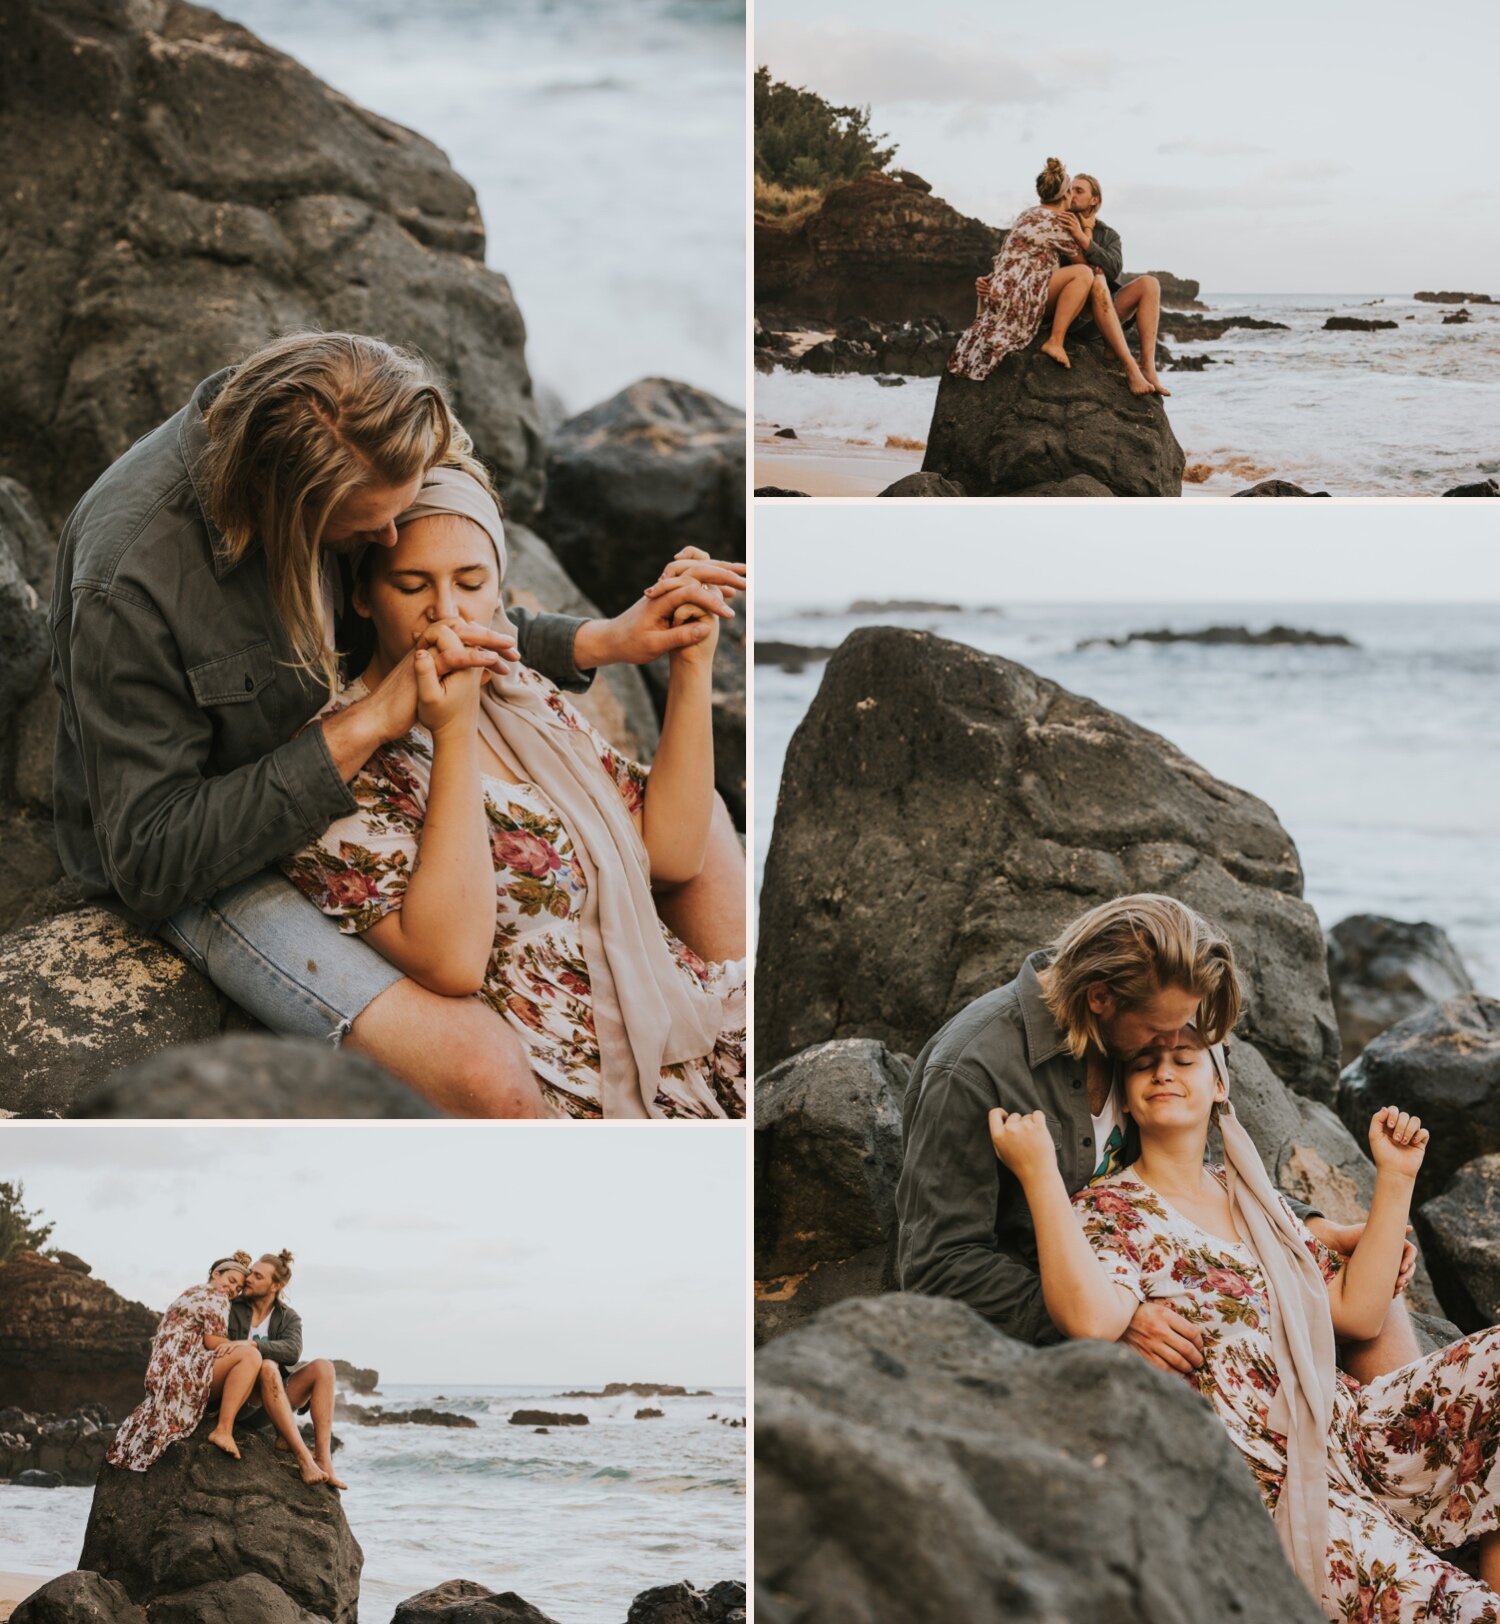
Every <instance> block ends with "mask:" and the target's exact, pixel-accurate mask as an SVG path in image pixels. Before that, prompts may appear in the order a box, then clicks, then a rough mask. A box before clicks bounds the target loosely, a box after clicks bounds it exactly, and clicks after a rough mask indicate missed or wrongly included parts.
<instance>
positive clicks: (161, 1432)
mask: <svg viewBox="0 0 1500 1624" xmlns="http://www.w3.org/2000/svg"><path fill="white" fill-rule="evenodd" d="M228 1325H229V1299H228V1298H227V1297H226V1296H225V1295H224V1293H223V1292H222V1291H220V1290H219V1289H218V1288H217V1287H215V1286H212V1285H206V1284H205V1285H201V1286H189V1287H188V1289H187V1290H186V1291H185V1292H183V1294H182V1295H181V1296H180V1297H179V1298H178V1299H177V1300H176V1301H175V1302H174V1303H173V1304H172V1305H171V1307H169V1308H168V1309H167V1311H166V1313H165V1314H163V1315H162V1317H161V1324H160V1325H158V1326H157V1328H156V1335H155V1336H154V1337H153V1338H152V1339H151V1360H150V1363H149V1364H148V1365H147V1366H146V1397H145V1399H144V1400H143V1401H142V1402H141V1403H140V1404H138V1405H137V1406H136V1407H135V1409H133V1410H132V1411H131V1412H130V1414H129V1415H127V1416H126V1417H125V1419H124V1421H122V1422H121V1423H120V1430H119V1431H118V1432H117V1433H116V1434H115V1436H114V1442H113V1443H111V1444H110V1446H109V1452H108V1453H107V1454H106V1455H105V1457H104V1458H105V1459H106V1460H107V1461H108V1462H109V1464H110V1465H111V1466H120V1467H123V1468H124V1469H125V1470H126V1471H129V1472H144V1471H145V1470H146V1468H147V1467H148V1466H151V1465H153V1464H154V1463H155V1462H156V1461H157V1460H158V1459H159V1458H160V1456H161V1454H162V1452H163V1450H165V1449H166V1447H167V1445H168V1444H174V1443H176V1442H177V1440H178V1439H179V1438H186V1437H187V1436H188V1435H189V1434H190V1433H191V1432H192V1430H193V1428H194V1427H196V1426H197V1425H198V1423H199V1422H200V1421H201V1420H202V1419H203V1417H204V1414H205V1412H206V1411H207V1409H208V1401H209V1398H210V1397H211V1395H212V1388H213V1375H214V1355H213V1350H212V1349H211V1348H206V1347H204V1345H203V1338H204V1337H205V1336H210V1335H212V1336H223V1335H224V1333H225V1331H226V1329H227V1328H228Z"/></svg>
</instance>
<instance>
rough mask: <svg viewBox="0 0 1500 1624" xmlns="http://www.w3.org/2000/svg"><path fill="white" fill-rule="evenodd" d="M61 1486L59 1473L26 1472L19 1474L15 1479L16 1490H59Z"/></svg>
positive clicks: (61, 1481)
mask: <svg viewBox="0 0 1500 1624" xmlns="http://www.w3.org/2000/svg"><path fill="white" fill-rule="evenodd" d="M62 1485H63V1480H62V1474H61V1473H60V1472H39V1471H27V1472H22V1473H20V1474H19V1475H18V1476H17V1478H16V1487H17V1488H18V1489H60V1488H61V1487H62Z"/></svg>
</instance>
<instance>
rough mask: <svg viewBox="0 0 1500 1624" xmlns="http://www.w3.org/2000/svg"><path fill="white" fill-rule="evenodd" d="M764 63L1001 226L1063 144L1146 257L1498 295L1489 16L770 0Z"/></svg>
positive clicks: (1383, 288) (1180, 2)
mask: <svg viewBox="0 0 1500 1624" xmlns="http://www.w3.org/2000/svg"><path fill="white" fill-rule="evenodd" d="M755 21H756V41H755V45H756V49H755V57H756V61H757V63H764V64H766V65H767V66H769V67H770V69H771V72H772V74H773V75H774V76H775V77H776V78H778V79H784V80H787V81H789V82H791V83H792V84H798V85H805V86H806V87H807V88H808V89H810V90H816V91H817V92H819V94H821V95H823V96H825V97H827V98H828V99H829V100H831V101H833V102H835V103H840V104H855V105H860V106H863V105H869V106H870V107H871V108H872V123H873V127H874V129H875V130H876V131H877V132H881V131H884V132H887V133H888V134H889V135H890V137H891V139H892V140H894V141H896V142H897V143H898V144H899V147H900V151H899V153H898V154H897V158H896V163H897V164H898V165H900V166H905V167H908V168H911V169H914V170H916V171H917V172H918V173H919V174H921V175H922V176H924V177H925V178H926V179H927V180H928V181H930V182H931V183H932V185H933V188H934V189H935V191H936V192H937V193H938V195H939V196H941V197H944V198H946V199H947V200H948V201H949V202H950V203H952V204H953V205H954V206H955V207H956V208H958V209H960V210H962V211H963V212H964V213H965V214H973V215H977V216H979V217H980V218H981V219H983V220H986V221H989V222H990V223H991V224H994V225H1005V224H1008V223H1009V221H1010V220H1011V219H1012V218H1013V217H1014V216H1015V214H1016V213H1017V212H1018V211H1019V210H1020V209H1022V208H1024V207H1027V206H1029V205H1030V204H1031V203H1034V202H1035V200H1036V196H1035V190H1034V187H1033V179H1034V177H1035V175H1036V174H1037V172H1038V171H1039V170H1040V169H1041V168H1042V166H1043V163H1044V161H1045V159H1046V158H1047V157H1048V156H1049V155H1056V156H1057V157H1059V158H1061V159H1062V161H1063V162H1064V163H1065V164H1066V165H1067V166H1068V168H1069V170H1070V171H1072V170H1078V169H1082V170H1086V171H1088V172H1089V173H1091V174H1093V175H1095V176H1097V177H1098V178H1099V180H1100V182H1101V184H1102V186H1103V190H1104V198H1105V206H1104V208H1103V210H1102V211H1101V213H1102V217H1103V218H1104V219H1106V220H1107V221H1108V222H1109V223H1110V224H1111V225H1112V226H1114V228H1115V229H1116V230H1117V231H1119V232H1120V233H1121V235H1122V237H1123V239H1124V243H1125V263H1126V267H1127V269H1131V270H1137V271H1145V270H1169V271H1173V272H1175V273H1176V274H1177V275H1179V276H1187V277H1194V278H1197V279H1198V280H1199V281H1201V282H1202V283H1203V286H1204V288H1205V290H1206V291H1207V292H1209V293H1211V294H1216V293H1228V292H1245V293H1250V292H1256V293H1266V292H1282V293H1404V294H1408V295H1409V294H1411V293H1412V292H1414V291H1415V290H1416V289H1418V288H1459V289H1474V290H1480V291H1485V290H1487V291H1489V292H1492V293H1496V294H1500V286H1496V285H1495V283H1494V278H1495V274H1496V272H1495V264H1496V261H1497V259H1500V214H1497V212H1496V211H1495V210H1494V209H1493V208H1492V207H1491V206H1490V205H1491V201H1492V198H1493V191H1494V186H1493V179H1492V176H1491V174H1490V167H1491V166H1490V159H1491V156H1492V155H1493V152H1494V134H1493V121H1494V116H1495V115H1494V92H1493V88H1492V79H1493V74H1494V63H1495V53H1494V41H1495V32H1494V22H1493V12H1492V11H1491V9H1490V8H1489V7H1488V6H1481V5H1480V4H1479V3H1478V0H1466V3H1456V4H1455V3H1452V0H1437V3H1436V4H1429V5H1425V6H1423V7H1421V8H1420V9H1418V10H1413V9H1412V8H1411V7H1410V6H1408V5H1405V4H1402V5H1397V4H1395V3H1394V0H1366V3H1365V4H1364V5H1361V6H1358V7H1350V6H1335V5H1306V4H1301V3H1297V4H1293V3H1291V0H1263V3H1262V4H1260V5H1257V6H1253V7H1248V8H1247V7H1243V6H1233V7H1229V6H1225V7H1217V6H1210V5H1204V4H1202V3H1201V0H1195V3H1193V4H1186V3H1184V0H1158V3H1155V4H1152V5H1149V6H1140V7H1135V8H1130V7H1127V6H1123V5H1121V4H1119V3H1118V0H1108V3H1105V0H1076V3H1074V4H1072V5H1069V6H1066V7H1047V6H1029V7H1027V6H1019V5H1009V6H1004V7H1000V6H995V5H987V4H983V3H982V0H927V3H926V4H924V5H923V6H921V7H919V8H914V7H912V6H911V5H910V4H907V3H905V0H902V3H900V4H897V3H896V0H860V3H859V4H858V5H855V4H854V3H853V0H758V3H757V5H756V9H755Z"/></svg>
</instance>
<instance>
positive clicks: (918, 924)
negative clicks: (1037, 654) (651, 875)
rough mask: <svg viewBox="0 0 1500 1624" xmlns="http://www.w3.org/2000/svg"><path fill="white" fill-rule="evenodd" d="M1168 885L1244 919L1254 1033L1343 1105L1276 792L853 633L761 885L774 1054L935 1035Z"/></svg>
mask: <svg viewBox="0 0 1500 1624" xmlns="http://www.w3.org/2000/svg"><path fill="white" fill-rule="evenodd" d="M1136 891H1160V892H1166V893H1168V894H1170V895H1172V896H1175V897H1178V898H1180V899H1181V900H1182V901H1183V902H1185V903H1187V904H1188V905H1189V906H1191V907H1195V908H1197V909H1199V910H1200V911H1201V912H1202V913H1204V914H1205V915H1207V917H1208V918H1210V919H1212V920H1214V921H1215V922H1216V923H1217V924H1219V925H1220V926H1222V927H1223V929H1224V930H1225V931H1226V932H1227V933H1228V935H1229V937H1230V940H1231V941H1232V942H1233V944H1234V948H1235V953H1236V957H1237V959H1238V962H1239V964H1240V968H1241V973H1242V977H1243V981H1244V986H1245V991H1246V1003H1247V1009H1246V1015H1245V1018H1244V1020H1243V1022H1242V1025H1241V1028H1240V1030H1241V1031H1242V1033H1243V1035H1244V1036H1245V1037H1246V1038H1247V1039H1249V1040H1250V1041H1252V1042H1253V1043H1254V1044H1255V1045H1256V1047H1257V1048H1258V1049H1260V1051H1261V1052H1262V1054H1264V1056H1265V1058H1266V1060H1267V1061H1268V1062H1269V1064H1270V1065H1271V1067H1272V1069H1273V1070H1274V1071H1275V1072H1276V1073H1277V1075H1278V1076H1280V1077H1281V1078H1282V1080H1283V1081H1285V1082H1286V1083H1288V1084H1289V1085H1291V1086H1292V1087H1294V1088H1296V1089H1298V1090H1300V1091H1301V1092H1303V1093H1306V1094H1308V1095H1310V1096H1312V1097H1313V1098H1317V1099H1321V1100H1324V1101H1325V1102H1331V1101H1332V1099H1333V1097H1334V1092H1335V1088H1336V1085H1337V1079H1338V1055H1339V1044H1338V1031H1337V1027H1336V1025H1335V1023H1334V1018H1333V1007H1332V1004H1331V1001H1330V999H1329V994H1328V974H1327V966H1326V959H1325V953H1324V944H1323V933H1322V930H1321V928H1320V927H1319V924H1318V921H1317V917H1316V915H1315V914H1314V912H1313V910H1312V908H1311V907H1309V906H1308V904H1307V903H1306V902H1304V901H1303V900H1302V868H1301V863H1300V861H1299V859H1298V856H1297V851H1296V847H1295V846H1294V845H1293V843H1292V840H1291V838H1290V836H1289V835H1288V834H1287V833H1286V831H1285V829H1283V828H1282V826H1281V824H1280V823H1279V822H1278V821H1277V819H1276V816H1275V814H1274V813H1273V812H1272V811H1271V809H1270V808H1269V807H1268V806H1266V804H1265V803H1264V802H1263V801H1260V800H1258V799H1257V798H1256V797H1254V796H1253V795H1249V794H1247V793H1245V791H1243V790H1240V789H1236V788H1235V787H1233V786H1232V785H1229V784H1226V783H1224V782H1222V781H1221V780H1219V779H1216V778H1214V777H1213V775H1212V774H1210V773H1208V772H1207V771H1206V770H1205V769H1204V768H1202V767H1200V766H1199V765H1198V764H1197V763H1196V762H1194V761H1192V760H1190V759H1189V758H1188V757H1187V756H1185V755H1184V754H1183V753H1182V752H1181V751H1180V750H1178V749H1177V748H1176V746H1174V745H1173V744H1171V743H1169V742H1168V741H1167V740H1166V739H1163V738H1161V737H1160V736H1159V735H1157V734H1154V733H1151V732H1149V731H1148V730H1147V729H1145V728H1142V727H1139V726H1138V725H1137V724H1135V723H1134V722H1131V721H1129V720H1128V719H1127V718H1125V717H1123V716H1120V715H1117V714H1116V713H1114V712H1112V711H1110V710H1107V709H1106V708H1105V707H1104V706H1102V705H1099V704H1096V703H1095V702H1094V701H1093V700H1090V699H1085V698H1082V697H1080V696H1078V695H1075V694H1071V693H1069V692H1068V691H1067V690H1066V689H1064V688H1061V687H1059V686H1058V685H1057V684H1056V683H1054V682H1050V681H1048V680H1046V679H1045V678H1042V677H1039V676H1037V675H1036V674H1035V673H1034V672H1032V671H1029V670H1027V669H1026V668H1025V667H1024V666H1020V665H1017V664H1014V663H1013V662H1011V661H1009V660H1006V659H1003V658H1001V657H1000V656H998V655H990V654H981V653H979V652H978V651H977V650H975V649H972V648H969V647H966V646H965V645H963V644H960V643H954V642H950V641H948V640H946V639H944V638H939V637H935V636H933V635H932V634H930V633H924V632H914V631H906V630H903V629H899V628H894V627H867V628H863V629H860V630H858V631H855V632H853V633H851V634H850V636H849V637H848V638H847V639H846V640H845V642H844V643H843V645H842V647H841V648H840V649H839V650H838V652H837V653H836V654H835V655H834V656H833V658H832V659H831V660H830V661H829V662H828V665H827V667H826V669H825V671H824V673H823V680H822V683H821V685H820V687H819V690H818V694H817V696H816V698H815V699H814V701H813V703H812V705H811V707H810V708H809V710H808V713H807V715H806V716H805V717H804V718H803V721H802V723H801V725H800V726H799V727H798V729H797V731H796V733H795V735H794V736H793V738H792V742H791V744H790V746H789V748H788V750H787V754H786V761H785V765H784V768H783V771H782V776H781V790H780V796H779V800H778V804H777V810H776V822H775V826H774V828H773V829H772V833H771V846H770V852H769V855H768V857H767V861H766V868H765V881H764V885H763V887H762V892H761V914H760V930H759V960H758V964H757V990H756V1004H757V1009H756V1021H757V1025H756V1041H757V1055H758V1057H759V1065H760V1069H761V1070H762V1071H765V1070H768V1069H769V1068H770V1067H771V1066H773V1065H775V1064H776V1062H777V1061H779V1060H783V1059H785V1058H787V1057H788V1056H789V1055H792V1054H795V1053H797V1052H798V1051H799V1050H802V1049H806V1048H809V1047H810V1046H812V1045H813V1044H816V1043H822V1042H826V1041H827V1040H829V1039H831V1038H844V1037H866V1038H874V1039H876V1040H878V1041H879V1042H881V1043H884V1044H885V1045H886V1047H887V1048H889V1049H891V1050H892V1051H894V1052H897V1053H905V1054H915V1053H916V1052H917V1050H918V1049H919V1048H920V1047H921V1046H922V1045H923V1044H924V1043H925V1042H926V1041H927V1039H928V1038H929V1037H930V1036H931V1035H932V1034H933V1033H934V1032H935V1031H936V1030H937V1029H938V1027H939V1026H941V1025H942V1024H943V1022H944V1021H945V1020H947V1019H948V1017H949V1016H951V1015H953V1014H955V1013H956V1012H957V1011H958V1010H960V1009H962V1008H963V1007H964V1006H965V1005H966V1004H968V1003H970V1002H971V1001H972V1000H973V999H975V998H977V997H979V996H980V995H981V994H983V993H986V992H988V991H990V990H991V989H992V988H993V987H996V986H998V985H1000V984H1001V983H1002V982H1005V981H1008V980H1010V979H1011V978H1012V977H1013V976H1014V975H1015V974H1016V972H1017V971H1018V970H1019V969H1020V966H1021V963H1022V961H1023V960H1024V958H1025V957H1026V955H1027V954H1028V953H1030V952H1032V951H1034V950H1036V949H1038V948H1041V947H1044V946H1046V945H1047V944H1048V943H1049V942H1051V941H1052V940H1053V939H1054V938H1055V937H1056V935H1057V934H1058V932H1059V931H1060V930H1061V929H1062V927H1063V926H1064V925H1066V924H1067V923H1068V922H1069V921H1071V920H1073V919H1075V918H1077V917H1078V915H1079V914H1081V913H1083V912H1085V911H1086V910H1087V909H1088V908H1090V907H1092V906H1094V905H1095V904H1096V903H1099V902H1104V901H1106V900H1108V899H1109V898H1111V897H1116V896H1120V895H1123V894H1125V893H1128V892H1136Z"/></svg>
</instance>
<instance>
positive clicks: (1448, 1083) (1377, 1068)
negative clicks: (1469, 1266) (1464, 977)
mask: <svg viewBox="0 0 1500 1624" xmlns="http://www.w3.org/2000/svg"><path fill="white" fill-rule="evenodd" d="M1387 1105H1396V1106H1399V1107H1400V1108H1401V1109H1402V1110H1403V1111H1412V1112H1415V1113H1416V1114H1417V1115H1418V1116H1420V1117H1421V1119H1422V1125H1423V1126H1424V1127H1425V1128H1427V1129H1429V1130H1430V1132H1431V1134H1432V1142H1431V1144H1429V1145H1428V1147H1427V1154H1426V1157H1425V1158H1424V1160H1423V1162H1422V1170H1421V1172H1420V1173H1419V1174H1418V1175H1417V1192H1416V1199H1417V1201H1418V1202H1424V1201H1427V1200H1428V1199H1429V1198H1430V1197H1432V1196H1435V1195H1437V1194H1438V1193H1439V1192H1440V1191H1441V1190H1442V1188H1443V1186H1444V1185H1445V1184H1446V1183H1447V1182H1448V1180H1449V1178H1450V1177H1451V1176H1452V1175H1453V1174H1454V1173H1455V1172H1456V1171H1457V1170H1458V1169H1459V1168H1460V1167H1461V1166H1462V1165H1463V1164H1464V1163H1465V1162H1468V1161H1471V1160H1473V1159H1474V1158H1475V1157H1476V1156H1488V1155H1492V1154H1494V1153H1496V1152H1500V999H1496V998H1489V997H1486V996H1485V995H1484V994H1483V993H1477V992H1469V993H1462V994H1460V995H1459V996H1458V997H1456V998H1449V999H1446V1000H1444V1002H1443V1003H1441V1004H1438V1005H1436V1006H1432V1007H1429V1008H1426V1009H1422V1010H1419V1011H1418V1012H1417V1013H1416V1014H1415V1015H1409V1016H1407V1018H1406V1019H1405V1020H1404V1021H1399V1022H1398V1023H1397V1024H1396V1025H1395V1026H1392V1027H1388V1028H1387V1029H1386V1030H1385V1031H1384V1032H1382V1033H1381V1034H1380V1035H1379V1037H1376V1038H1373V1039H1372V1040H1371V1041H1370V1043H1369V1045H1368V1046H1367V1047H1366V1048H1365V1050H1364V1051H1363V1053H1362V1054H1361V1055H1360V1056H1359V1058H1358V1059H1357V1060H1356V1061H1355V1062H1354V1064H1353V1065H1351V1066H1349V1067H1348V1068H1347V1069H1346V1070H1345V1072H1344V1074H1343V1076H1342V1077H1341V1078H1340V1079H1339V1093H1338V1110H1339V1115H1340V1116H1342V1117H1343V1119H1344V1121H1345V1122H1346V1123H1348V1125H1349V1129H1350V1132H1351V1133H1353V1134H1354V1135H1355V1136H1356V1138H1358V1137H1360V1136H1362V1135H1364V1134H1367V1133H1368V1131H1369V1126H1370V1118H1371V1116H1373V1115H1374V1113H1375V1112H1376V1111H1378V1110H1380V1109H1381V1108H1382V1107H1384V1106H1387Z"/></svg>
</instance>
